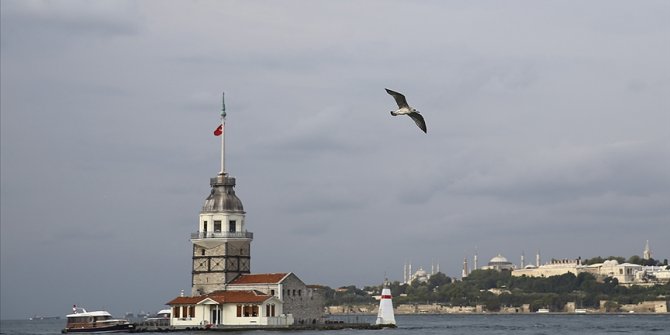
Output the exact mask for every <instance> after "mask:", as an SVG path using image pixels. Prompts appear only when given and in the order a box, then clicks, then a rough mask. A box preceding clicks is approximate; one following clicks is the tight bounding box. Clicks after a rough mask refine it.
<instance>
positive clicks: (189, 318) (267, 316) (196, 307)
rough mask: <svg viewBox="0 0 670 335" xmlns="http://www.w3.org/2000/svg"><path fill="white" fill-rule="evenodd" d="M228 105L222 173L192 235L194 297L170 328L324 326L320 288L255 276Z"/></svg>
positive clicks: (179, 305) (291, 277)
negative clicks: (228, 158) (232, 164)
mask: <svg viewBox="0 0 670 335" xmlns="http://www.w3.org/2000/svg"><path fill="white" fill-rule="evenodd" d="M225 121H226V112H225V104H224V105H223V109H222V113H221V124H220V125H219V127H218V128H216V130H215V131H214V135H216V136H220V138H221V170H220V171H219V173H218V174H217V175H216V176H215V177H214V178H211V179H210V186H211V188H212V189H211V191H210V193H209V195H208V196H207V198H206V199H205V203H204V205H203V206H202V209H201V210H200V214H199V218H198V230H197V231H196V232H194V233H191V244H192V245H193V249H192V267H191V295H190V296H184V295H183V294H182V295H181V296H179V297H177V298H174V299H172V300H171V301H170V302H168V303H167V304H168V305H170V306H171V309H172V314H171V318H170V324H171V325H172V326H173V327H176V328H189V327H194V326H198V327H201V326H207V327H215V328H216V327H223V328H226V327H239V326H250V325H253V326H261V327H262V326H268V327H277V326H288V325H291V324H305V323H310V324H312V323H318V322H319V321H320V319H321V316H322V314H323V296H322V294H321V290H320V286H316V285H310V286H308V285H305V283H304V282H302V280H300V279H299V278H298V277H297V276H296V275H295V274H293V273H291V272H283V273H261V274H252V273H251V241H252V240H253V233H251V232H249V231H247V229H246V222H245V211H244V207H243V206H242V201H241V200H240V198H238V197H237V195H236V194H235V183H236V181H235V178H234V177H232V176H230V175H229V174H228V172H227V171H226V168H225V133H226V130H227V129H226V128H225V127H226V126H225Z"/></svg>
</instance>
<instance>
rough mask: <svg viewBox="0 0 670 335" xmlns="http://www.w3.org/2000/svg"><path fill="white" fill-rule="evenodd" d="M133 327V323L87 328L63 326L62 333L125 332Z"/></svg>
mask: <svg viewBox="0 0 670 335" xmlns="http://www.w3.org/2000/svg"><path fill="white" fill-rule="evenodd" d="M134 329H135V325H133V324H120V325H111V326H103V327H89V328H65V329H63V331H62V333H63V334H65V333H89V334H95V333H126V332H130V331H132V330H134Z"/></svg>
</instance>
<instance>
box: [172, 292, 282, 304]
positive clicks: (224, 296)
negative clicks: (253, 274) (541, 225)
mask: <svg viewBox="0 0 670 335" xmlns="http://www.w3.org/2000/svg"><path fill="white" fill-rule="evenodd" d="M207 298H209V299H212V300H214V301H216V302H218V303H220V304H226V303H231V304H235V303H262V302H264V301H266V300H268V299H270V298H272V296H271V295H268V294H264V293H263V292H259V291H215V292H212V293H210V294H206V295H199V296H193V297H176V298H174V299H172V300H170V301H169V302H168V303H167V304H166V305H195V304H198V303H199V302H201V301H203V300H205V299H207Z"/></svg>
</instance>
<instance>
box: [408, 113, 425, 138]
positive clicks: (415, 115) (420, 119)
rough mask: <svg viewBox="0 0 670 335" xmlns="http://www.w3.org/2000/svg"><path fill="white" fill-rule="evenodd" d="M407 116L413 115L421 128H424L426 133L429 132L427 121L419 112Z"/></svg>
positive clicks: (413, 118)
mask: <svg viewBox="0 0 670 335" xmlns="http://www.w3.org/2000/svg"><path fill="white" fill-rule="evenodd" d="M407 116H409V117H411V118H412V120H414V123H416V125H417V126H419V128H421V130H423V132H424V133H426V134H427V133H428V129H427V128H426V121H424V120H423V116H421V114H419V113H417V112H412V113H409V114H407Z"/></svg>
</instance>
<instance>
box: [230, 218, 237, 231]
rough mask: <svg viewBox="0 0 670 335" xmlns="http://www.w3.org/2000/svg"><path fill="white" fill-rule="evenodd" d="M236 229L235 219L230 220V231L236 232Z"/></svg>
mask: <svg viewBox="0 0 670 335" xmlns="http://www.w3.org/2000/svg"><path fill="white" fill-rule="evenodd" d="M236 230H237V229H236V224H235V220H230V221H228V231H229V232H231V233H234V232H235V231H236Z"/></svg>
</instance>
